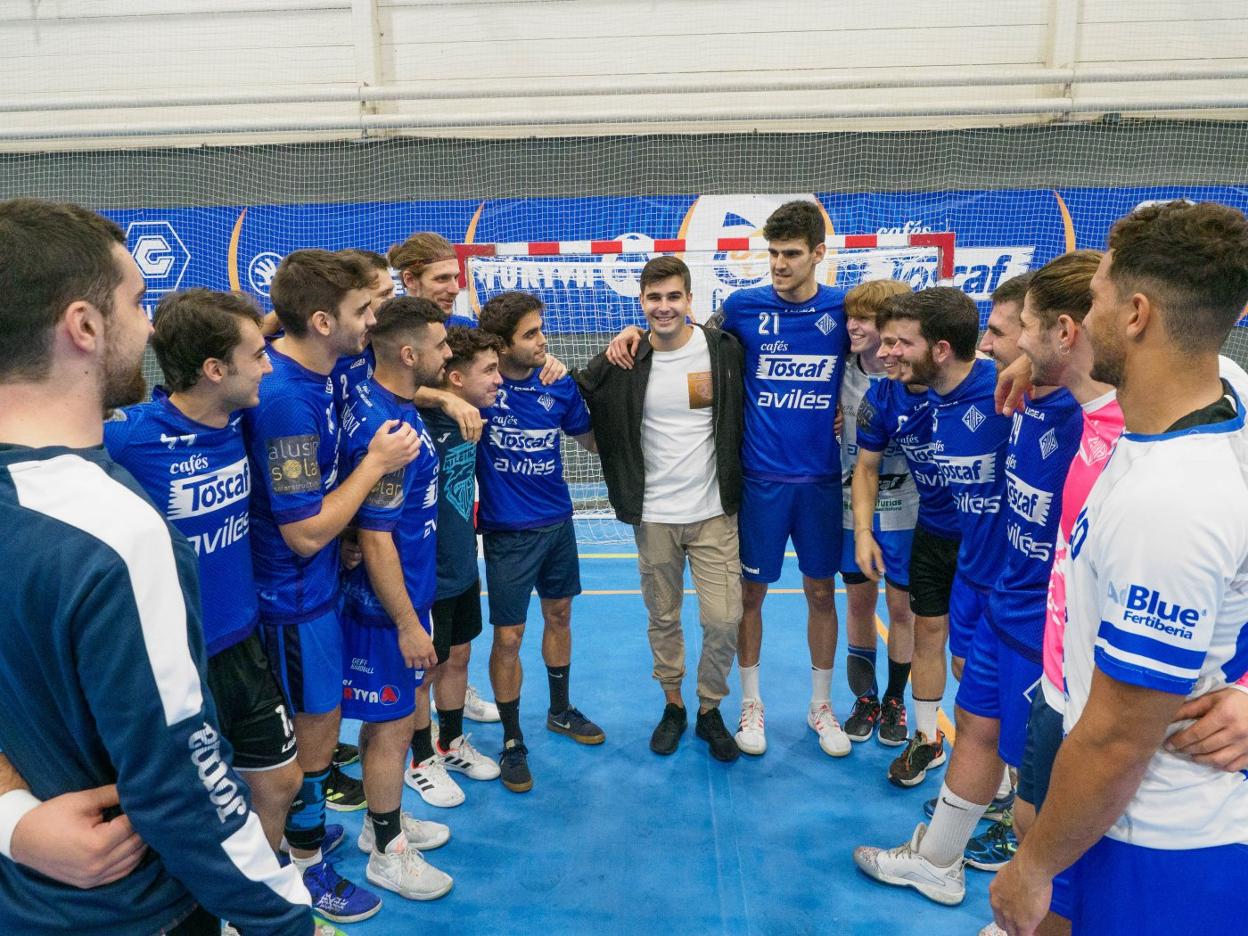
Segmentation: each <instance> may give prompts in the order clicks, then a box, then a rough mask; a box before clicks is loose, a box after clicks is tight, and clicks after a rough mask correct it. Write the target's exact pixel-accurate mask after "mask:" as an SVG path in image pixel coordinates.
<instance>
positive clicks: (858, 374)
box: [841, 280, 919, 746]
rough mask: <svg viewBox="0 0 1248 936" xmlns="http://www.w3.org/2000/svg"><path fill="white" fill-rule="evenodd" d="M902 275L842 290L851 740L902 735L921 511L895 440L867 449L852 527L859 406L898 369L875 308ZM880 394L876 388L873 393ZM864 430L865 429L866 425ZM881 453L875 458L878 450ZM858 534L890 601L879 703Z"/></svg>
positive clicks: (869, 587) (872, 593) (874, 596)
mask: <svg viewBox="0 0 1248 936" xmlns="http://www.w3.org/2000/svg"><path fill="white" fill-rule="evenodd" d="M910 291H911V290H910V287H909V285H907V284H906V283H903V282H900V281H899V280H869V281H867V282H865V283H861V284H859V285H858V286H855V287H854V288H853V289H851V290H850V291H849V292H848V293H846V294H845V315H846V327H847V329H848V331H849V350H850V358H849V361H848V363H846V365H845V376H844V378H843V379H842V381H841V410H842V411H843V412H844V414H845V416H844V424H843V426H842V428H841V471H842V473H843V484H844V487H845V491H844V514H843V518H842V520H843V522H842V526H843V528H844V542H843V544H842V547H841V578H842V579H843V580H844V582H845V592H846V596H847V604H848V606H849V608H848V611H849V613H848V616H847V618H846V621H845V636H846V640H847V642H848V646H847V648H846V651H847V652H846V664H845V665H846V678H847V679H848V681H849V688H850V691H851V692H853V694H854V696H855V699H856V701H855V702H854V708H853V711H852V712H851V713H850V715H849V718H847V719H846V720H845V733H846V734H847V735H849V739H850V740H851V741H867V740H869V739H870V738H871V735H872V734H873V733H874V732H875V730H876V728H877V727H878V728H879V739H880V743H881V744H884V745H888V746H897V745H901V744H905V743H906V703H905V690H906V682H907V681H908V680H909V678H910V659H911V656H912V654H913V652H914V614H913V612H912V611H911V610H910V550H911V548H912V543H913V540H914V527H915V522H916V520H917V518H918V513H919V492H918V489H917V488H916V487H915V482H914V478H912V477H911V475H910V469H909V466H908V465H907V463H906V455H905V452H904V451H903V450H902V448H901V446H899V445H895V444H894V445H890V446H889V447H888V448H886V449H885V451H883V452H879V453H876V452H872V453H871V454H870V455H867V456H866V458H868V459H869V460H871V462H872V467H873V473H872V477H873V479H874V482H875V484H874V487H875V496H874V498H873V499H872V502H871V503H870V505H869V510H867V511H864V513H866V516H865V517H864V518H863V524H864V525H863V529H862V531H861V534H859V533H858V532H857V531H856V530H855V526H856V523H855V519H854V504H853V490H852V488H853V481H854V469H855V466H856V464H857V462H858V459H859V457H860V452H859V439H858V415H859V413H860V412H861V413H862V415H863V416H864V417H865V419H864V421H865V422H868V423H870V422H873V420H874V414H873V410H872V405H873V404H867V408H866V409H862V403H863V401H864V399H865V398H866V397H867V396H868V394H869V393H870V392H871V387H872V386H873V385H874V384H876V383H880V382H882V381H885V380H888V379H889V377H895V376H896V370H897V368H896V366H895V363H894V362H893V361H892V360H891V358H889V356H888V355H887V354H884V355H883V356H881V354H880V350H881V343H880V341H881V340H880V332H879V329H878V328H877V327H876V316H877V315H878V313H879V311H880V309H881V308H882V307H883V306H884V304H885V303H886V302H887V301H888V300H889V299H890V298H892V297H894V296H903V295H909V294H910ZM877 396H878V394H877ZM868 435H869V433H868ZM877 455H878V456H879V457H878V458H877V457H875V456H877ZM859 535H861V536H862V537H863V538H864V539H870V540H871V541H872V543H873V544H874V546H875V548H876V549H877V550H879V551H880V554H881V559H882V561H883V565H884V579H885V584H884V593H885V601H886V604H887V606H888V686H887V688H886V689H885V692H884V701H883V704H882V705H881V702H880V697H879V682H878V680H877V678H876V666H875V662H876V635H875V609H876V605H877V604H878V602H879V593H880V586H879V583H878V581H877V580H876V579H874V578H872V577H871V576H869V575H868V574H867V573H865V572H863V571H861V570H860V569H859V567H858V565H857V562H856V561H855V549H854V543H855V540H856V539H857V538H858V537H859Z"/></svg>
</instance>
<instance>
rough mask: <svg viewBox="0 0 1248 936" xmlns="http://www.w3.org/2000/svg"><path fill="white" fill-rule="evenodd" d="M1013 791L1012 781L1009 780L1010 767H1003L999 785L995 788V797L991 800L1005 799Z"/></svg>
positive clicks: (1007, 765)
mask: <svg viewBox="0 0 1248 936" xmlns="http://www.w3.org/2000/svg"><path fill="white" fill-rule="evenodd" d="M1013 789H1014V781H1013V780H1011V779H1010V765H1009V764H1006V765H1005V772H1004V773H1003V774H1002V775H1001V785H1000V786H999V787H997V795H996V796H994V797H993V799H1005V798H1006V797H1007V796H1009V795H1010V791H1011V790H1013Z"/></svg>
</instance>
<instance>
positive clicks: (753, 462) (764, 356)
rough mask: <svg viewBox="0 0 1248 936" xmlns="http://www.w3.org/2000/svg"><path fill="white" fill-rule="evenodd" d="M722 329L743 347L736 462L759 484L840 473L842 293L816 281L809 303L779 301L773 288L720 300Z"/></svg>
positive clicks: (844, 343) (845, 339) (845, 348)
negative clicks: (742, 397)
mask: <svg viewBox="0 0 1248 936" xmlns="http://www.w3.org/2000/svg"><path fill="white" fill-rule="evenodd" d="M722 315H723V329H724V331H726V332H728V333H729V334H731V335H733V336H735V337H736V339H737V340H738V341H740V342H741V345H742V347H743V348H744V349H745V438H744V440H743V442H742V445H741V464H742V467H743V468H744V470H745V473H746V475H747V476H749V477H751V478H758V479H761V480H764V481H778V482H788V483H793V482H807V481H830V480H835V479H836V478H838V477H840V466H841V459H840V452H839V451H838V448H837V443H836V432H835V431H834V426H833V424H834V423H835V421H836V403H837V400H838V398H839V395H840V387H841V371H842V370H844V367H845V355H846V354H847V353H848V352H849V336H848V334H847V332H846V330H845V293H844V291H843V290H840V289H835V288H833V287H831V286H822V285H821V286H820V287H819V291H818V292H817V293H816V294H815V296H814V297H813V298H812V299H810V301H808V302H802V303H796V304H795V303H791V302H786V301H785V300H783V299H781V298H780V297H779V296H778V295H777V294H776V290H775V289H774V288H773V287H772V286H769V285H768V286H758V287H756V288H754V289H741V290H738V291H737V292H734V293H733V294H732V295H730V296H729V297H728V298H727V299H725V300H724V305H723V309H722Z"/></svg>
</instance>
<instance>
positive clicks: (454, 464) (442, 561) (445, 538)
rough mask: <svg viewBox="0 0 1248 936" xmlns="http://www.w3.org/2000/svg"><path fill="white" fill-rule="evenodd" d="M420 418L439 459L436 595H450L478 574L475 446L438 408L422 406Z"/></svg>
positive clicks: (464, 590) (455, 423)
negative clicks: (475, 512) (424, 407)
mask: <svg viewBox="0 0 1248 936" xmlns="http://www.w3.org/2000/svg"><path fill="white" fill-rule="evenodd" d="M420 417H421V419H423V420H424V421H425V427H426V428H427V429H428V430H429V436H430V437H431V438H432V439H433V444H434V445H435V446H436V447H437V450H438V460H439V467H438V592H437V595H436V598H438V599H442V598H453V597H455V596H456V595H462V594H463V593H464V592H466V591H467V590H468V589H469V588H470V587H472V583H473V582H475V581H476V580H477V579H478V578H479V577H480V573H479V572H478V571H477V531H476V528H475V524H474V523H473V516H472V514H473V501H474V500H475V499H476V493H477V486H476V476H475V471H476V466H477V445H476V443H475V442H468V441H466V440H465V439H464V437H463V435H461V434H460V431H459V423H457V422H456V421H455V420H453V419H451V418H450V417H449V416H447V415H446V414H445V413H443V412H442V411H441V410H440V409H422V410H421V411H420Z"/></svg>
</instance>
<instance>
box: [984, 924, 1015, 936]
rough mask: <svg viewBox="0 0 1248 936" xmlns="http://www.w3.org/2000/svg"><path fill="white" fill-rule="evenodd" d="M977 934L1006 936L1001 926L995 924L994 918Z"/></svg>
mask: <svg viewBox="0 0 1248 936" xmlns="http://www.w3.org/2000/svg"><path fill="white" fill-rule="evenodd" d="M979 936H1008V934H1007V933H1006V932H1005V930H1003V929H1002V928H1001V927H999V926H997V921H996V920H993V921H992V922H991V923H989V924H988V925H987V926H985V927H984V928H983V929H981V930H980V931H979Z"/></svg>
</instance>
